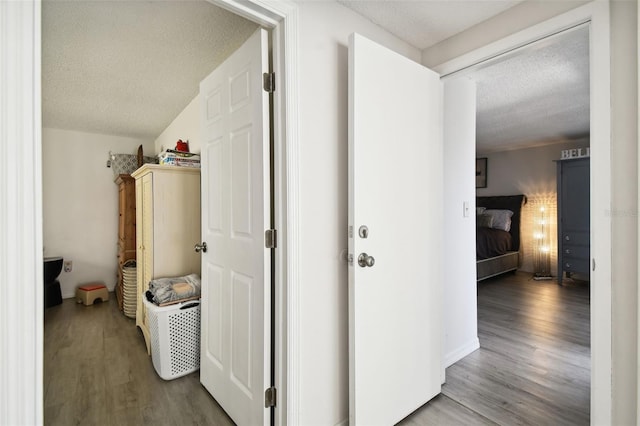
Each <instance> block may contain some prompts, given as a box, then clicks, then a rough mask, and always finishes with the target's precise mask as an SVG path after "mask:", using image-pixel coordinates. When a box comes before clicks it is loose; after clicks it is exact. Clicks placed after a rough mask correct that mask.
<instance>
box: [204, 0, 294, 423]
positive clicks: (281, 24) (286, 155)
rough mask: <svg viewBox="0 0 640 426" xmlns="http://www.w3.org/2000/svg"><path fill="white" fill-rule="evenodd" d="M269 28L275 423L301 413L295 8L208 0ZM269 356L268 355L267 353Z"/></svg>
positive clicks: (267, 1) (282, 2) (271, 2)
mask: <svg viewBox="0 0 640 426" xmlns="http://www.w3.org/2000/svg"><path fill="white" fill-rule="evenodd" d="M207 1H209V2H210V3H213V4H215V5H217V6H219V7H221V8H223V9H226V10H228V11H230V12H233V13H235V14H237V15H239V16H242V17H243V18H246V19H248V20H250V21H253V22H255V23H257V24H259V25H261V26H262V27H264V28H267V29H269V30H271V44H272V55H273V65H272V67H273V72H275V76H276V84H275V86H276V90H275V92H274V93H273V123H272V125H273V135H274V140H273V149H274V164H273V168H274V186H273V188H274V194H273V195H274V198H273V199H274V206H273V208H274V210H273V214H274V224H275V228H276V229H277V230H278V234H279V238H278V248H277V249H276V251H275V257H276V259H275V271H274V279H275V285H274V291H275V314H274V317H273V318H274V324H273V327H274V328H275V348H274V356H275V360H274V366H275V387H276V389H277V393H278V396H277V405H276V407H275V424H276V425H286V424H298V423H299V422H298V418H299V401H300V400H299V395H300V391H299V389H300V385H299V382H300V380H299V363H300V360H299V353H300V351H299V342H300V337H299V336H300V332H299V318H300V314H299V312H300V310H299V291H298V286H297V283H298V276H299V238H300V232H299V202H298V199H299V196H298V194H299V189H298V188H299V160H298V152H299V139H298V97H297V93H298V91H297V89H298V8H297V5H296V4H295V3H294V2H293V1H290V0H248V1H243V0H207ZM265 355H266V356H271V354H265Z"/></svg>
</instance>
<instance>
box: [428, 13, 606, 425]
mask: <svg viewBox="0 0 640 426" xmlns="http://www.w3.org/2000/svg"><path fill="white" fill-rule="evenodd" d="M587 22H588V23H590V37H589V43H590V57H589V62H590V95H591V96H590V105H591V106H590V127H591V138H590V139H591V152H592V153H593V155H592V156H591V188H590V191H591V257H592V259H595V260H596V261H597V265H596V266H597V267H596V269H595V270H592V272H591V285H590V291H591V301H592V303H591V315H590V327H591V424H611V421H612V407H613V404H612V386H611V368H612V353H611V351H612V329H611V327H612V317H611V315H612V306H611V302H612V294H611V285H610V284H611V282H612V271H611V260H612V259H611V257H612V256H611V245H612V233H611V217H610V216H611V215H610V213H609V212H611V210H612V209H611V191H610V188H611V181H612V176H611V175H612V171H611V106H610V99H611V85H610V79H611V77H610V72H611V66H610V60H609V58H610V22H609V1H602V2H591V3H588V4H586V5H584V6H580V7H578V8H576V9H573V10H570V11H568V12H566V13H563V14H561V15H557V16H555V17H553V18H551V19H548V20H546V21H544V22H542V23H540V24H537V25H533V26H531V27H528V28H526V29H524V30H522V31H519V32H516V33H514V34H511V35H509V36H507V37H505V38H503V39H500V40H498V41H496V42H493V43H490V44H488V45H485V46H483V47H481V48H478V49H476V50H473V51H471V52H469V53H467V54H464V55H461V56H459V57H457V58H454V59H452V60H450V61H447V62H445V63H443V64H440V65H438V66H436V67H433V69H434V70H435V71H437V72H438V73H440V74H441V75H442V76H443V78H447V77H448V76H453V75H454V74H461V72H462V71H464V70H466V69H468V68H470V67H473V66H475V65H477V64H480V63H483V62H486V61H490V60H493V59H495V58H497V57H499V56H503V55H512V54H517V53H518V52H519V51H520V50H521V49H526V48H527V47H528V46H529V45H530V44H531V43H534V42H536V41H539V40H541V39H543V38H546V37H549V36H553V35H554V34H557V33H559V32H561V31H564V30H568V29H570V28H573V27H575V26H577V25H580V24H584V23H587ZM594 283H596V284H595V285H594ZM598 283H599V284H598Z"/></svg>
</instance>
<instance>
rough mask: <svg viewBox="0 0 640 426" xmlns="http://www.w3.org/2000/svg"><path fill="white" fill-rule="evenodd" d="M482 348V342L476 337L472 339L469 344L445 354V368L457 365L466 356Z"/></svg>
mask: <svg viewBox="0 0 640 426" xmlns="http://www.w3.org/2000/svg"><path fill="white" fill-rule="evenodd" d="M479 348H480V340H478V338H477V337H476V338H475V339H472V340H471V341H470V342H468V343H467V344H465V345H463V346H460V347H459V348H457V349H455V350H453V351H451V352H449V353H448V354H445V356H444V366H445V368H447V367H449V366H451V365H453V364H455V363H456V362H458V361H460V360H461V359H462V358H464V357H465V356H467V355H469V354H470V353H471V352H473V351H475V350H477V349H479Z"/></svg>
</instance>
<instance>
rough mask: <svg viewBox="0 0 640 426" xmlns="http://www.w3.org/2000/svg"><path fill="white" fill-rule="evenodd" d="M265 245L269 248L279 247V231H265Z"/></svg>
mask: <svg viewBox="0 0 640 426" xmlns="http://www.w3.org/2000/svg"><path fill="white" fill-rule="evenodd" d="M264 246H265V247H266V248H269V249H274V248H276V247H278V231H276V230H275V229H267V230H266V231H264Z"/></svg>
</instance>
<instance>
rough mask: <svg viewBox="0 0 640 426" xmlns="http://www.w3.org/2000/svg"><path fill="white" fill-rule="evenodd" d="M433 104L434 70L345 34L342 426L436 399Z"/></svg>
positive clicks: (437, 102) (438, 155)
mask: <svg viewBox="0 0 640 426" xmlns="http://www.w3.org/2000/svg"><path fill="white" fill-rule="evenodd" d="M441 107H442V86H441V83H440V78H439V75H438V74H436V73H434V72H432V71H430V70H429V69H427V68H424V67H423V66H421V65H419V64H417V63H415V62H413V61H411V60H409V59H407V58H405V57H403V56H401V55H399V54H397V53H395V52H392V51H390V50H388V49H386V48H384V47H382V46H379V45H377V44H375V43H373V42H371V41H370V40H367V39H366V38H364V37H362V36H360V35H358V34H352V35H351V37H350V40H349V227H350V238H349V253H350V254H351V255H352V256H353V262H352V264H351V263H350V266H349V417H350V423H349V424H351V425H391V424H394V423H397V422H398V421H400V420H401V419H403V418H404V417H406V416H407V415H409V414H410V413H411V412H413V411H414V410H416V409H417V408H418V407H420V406H421V405H423V404H424V403H426V402H427V401H429V400H430V399H431V398H433V397H434V396H435V395H437V394H438V393H440V383H441V373H442V337H443V336H442V335H443V331H442V330H443V328H442V319H441V318H442V310H441V305H442V290H441V287H442V281H443V267H442V264H443V255H442V244H443V229H442V228H443V226H442V224H443V205H442V204H443V166H442V163H443V154H442V112H441ZM364 227H366V231H365V228H364ZM360 263H362V265H364V266H361V265H360Z"/></svg>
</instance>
